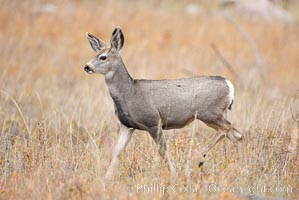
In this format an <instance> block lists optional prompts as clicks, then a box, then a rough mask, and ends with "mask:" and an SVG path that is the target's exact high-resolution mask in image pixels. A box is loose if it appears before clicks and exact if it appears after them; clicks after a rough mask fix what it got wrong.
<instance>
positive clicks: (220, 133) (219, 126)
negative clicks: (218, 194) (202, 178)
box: [198, 117, 243, 167]
mask: <svg viewBox="0 0 299 200" xmlns="http://www.w3.org/2000/svg"><path fill="white" fill-rule="evenodd" d="M205 123H206V122H205ZM206 124H207V125H208V126H209V127H211V128H213V129H215V130H217V134H216V135H215V136H214V137H213V138H212V139H210V140H209V141H208V143H207V145H206V147H205V148H204V149H203V150H202V152H201V154H200V157H199V165H198V166H199V167H201V166H202V165H203V163H204V161H205V158H206V153H207V152H208V151H209V150H210V149H212V148H213V147H214V146H215V145H216V144H217V143H218V142H219V141H220V140H221V139H223V138H224V137H227V138H228V139H229V140H230V141H231V142H233V143H234V144H236V143H237V142H238V141H240V140H242V138H243V136H242V134H241V133H240V132H239V131H238V130H237V129H235V128H234V127H232V125H231V123H230V122H229V121H227V120H226V119H225V118H224V117H222V118H220V119H219V120H217V121H216V122H213V123H206Z"/></svg>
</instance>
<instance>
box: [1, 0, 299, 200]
mask: <svg viewBox="0 0 299 200" xmlns="http://www.w3.org/2000/svg"><path fill="white" fill-rule="evenodd" d="M198 2H200V4H198V5H199V8H200V9H199V11H200V12H198V14H196V13H193V14H192V12H191V13H190V12H189V13H188V12H187V11H186V9H185V8H186V6H188V5H191V4H190V3H192V5H197V4H196V3H198ZM291 10H292V12H291V13H292V14H293V15H294V16H295V17H294V22H293V23H291V24H285V23H281V22H273V21H272V22H270V21H264V20H251V19H248V18H242V17H240V16H238V15H232V17H231V18H229V19H228V18H227V17H225V16H224V14H223V13H222V12H221V11H220V10H219V8H217V1H191V0H190V1H187V0H186V1H185V0H184V1H170V0H164V1H158V0H156V1H134V0H131V1H116V0H113V1H91V0H85V1H79V0H76V1H55V0H54V1H47V0H44V1H36V0H35V1H34V0H33V1H24V2H23V1H18V0H13V1H8V0H0V199H160V198H165V199H168V198H169V199H185V198H189V199H223V200H224V199H250V198H251V197H264V196H268V197H273V198H274V197H275V198H282V199H296V198H298V196H299V165H298V163H299V158H298V152H299V145H298V143H299V142H298V137H299V123H298V122H295V121H294V119H293V118H296V117H297V118H299V18H298V17H297V18H296V16H298V12H299V6H298V4H296V3H294V5H293V6H292V9H291ZM230 19H233V21H231V20H230ZM116 25H120V26H121V27H122V30H123V32H124V35H125V44H124V48H123V50H122V52H121V53H122V57H123V60H124V62H125V64H126V66H127V69H128V71H129V72H130V74H131V75H132V77H134V78H143V79H175V78H183V77H191V76H196V75H221V76H224V77H226V78H228V79H230V80H231V81H232V82H233V83H234V85H235V102H234V105H233V109H232V111H231V112H229V119H230V121H231V122H232V123H233V124H234V126H235V127H236V128H238V129H239V130H240V131H241V132H242V133H243V135H244V137H245V138H244V140H243V141H242V144H241V145H239V146H238V147H236V146H234V145H233V144H232V143H231V142H230V141H228V140H227V139H224V140H223V141H221V142H220V143H219V144H218V145H217V146H216V147H215V148H214V149H212V151H210V152H209V154H208V158H207V161H206V162H205V164H204V165H203V167H201V168H200V169H199V168H198V167H197V164H198V151H199V150H200V147H202V146H203V145H204V144H205V142H206V141H207V140H208V139H209V138H210V137H212V136H213V134H215V133H214V130H212V129H210V128H208V127H207V126H206V125H204V123H202V122H200V121H196V122H195V123H194V122H193V123H191V124H190V125H188V126H186V127H185V128H183V129H176V130H168V131H164V132H165V137H166V139H167V144H168V146H169V149H170V155H171V158H172V160H173V162H174V164H175V167H176V169H177V172H178V173H179V177H178V178H177V179H174V178H171V176H170V172H169V170H168V168H167V166H166V165H165V164H164V163H163V162H162V161H161V159H160V156H159V154H158V151H157V148H156V146H155V144H154V142H153V141H152V139H151V137H150V136H149V135H148V134H147V133H146V132H142V131H135V132H134V135H133V138H132V140H131V141H130V143H129V145H128V147H127V149H126V152H125V153H124V154H123V155H122V156H121V160H120V165H119V169H118V170H117V171H116V173H115V176H114V179H113V180H111V181H107V180H105V179H104V174H105V172H106V170H107V167H108V165H109V163H110V161H111V154H112V152H113V147H114V145H115V142H116V140H117V137H118V130H119V126H118V123H117V118H116V117H115V115H114V107H113V102H112V99H111V97H110V95H109V92H108V90H107V87H106V86H105V81H104V78H103V76H102V75H99V74H96V75H95V74H94V75H88V74H86V73H85V72H84V71H83V67H84V65H85V64H86V63H87V62H88V61H89V60H90V59H91V58H92V57H93V56H94V55H95V54H94V52H93V50H92V49H91V47H90V45H89V43H88V41H87V39H86V37H85V32H87V31H88V32H90V33H92V34H93V35H95V36H98V37H99V38H101V39H102V40H104V41H106V42H107V43H109V40H110V36H111V33H112V31H113V30H114V28H115V26H116ZM240 28H241V29H242V30H243V31H245V32H246V33H247V34H248V35H249V36H250V37H251V39H252V40H253V41H254V43H255V45H256V47H257V49H258V53H259V56H260V57H261V60H262V71H263V72H261V69H260V68H259V67H258V66H259V65H257V64H256V58H255V55H254V52H253V50H252V47H251V44H250V42H249V41H248V40H247V39H246V37H244V32H243V34H242V31H240ZM213 47H216V48H217V50H218V52H219V53H220V54H221V55H219V54H217V50H215V48H213ZM221 56H222V57H223V58H224V59H225V60H226V61H227V62H228V63H229V64H228V65H225V64H223V62H221V59H220V57H221ZM262 73H264V78H262ZM292 113H293V117H292ZM192 132H193V133H194V137H193V138H192V137H191V133H192ZM191 143H192V144H193V145H192V147H193V148H192V153H191V157H190V168H191V173H190V175H189V176H187V175H186V174H185V170H186V168H187V167H188V166H187V164H186V163H188V162H187V160H188V152H189V147H190V144H191ZM261 188H262V189H261ZM164 189H168V191H165V192H163V191H164ZM263 189H265V190H263ZM252 195H253V196H252Z"/></svg>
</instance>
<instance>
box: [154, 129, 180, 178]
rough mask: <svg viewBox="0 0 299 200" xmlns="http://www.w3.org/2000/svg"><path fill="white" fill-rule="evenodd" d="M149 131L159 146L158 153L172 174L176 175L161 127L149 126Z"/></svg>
mask: <svg viewBox="0 0 299 200" xmlns="http://www.w3.org/2000/svg"><path fill="white" fill-rule="evenodd" d="M149 133H150V135H151V136H152V138H153V139H154V141H155V143H156V144H157V145H158V146H159V150H158V151H159V154H160V156H161V157H162V159H163V160H164V161H166V163H167V166H168V168H169V170H170V171H171V173H172V174H173V175H175V176H177V173H176V170H175V167H174V165H173V163H172V161H171V159H170V155H169V151H168V149H167V145H166V141H165V137H164V135H163V132H162V129H161V127H155V128H151V129H150V130H149Z"/></svg>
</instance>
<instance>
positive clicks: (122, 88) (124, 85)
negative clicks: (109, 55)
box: [105, 60, 134, 100]
mask: <svg viewBox="0 0 299 200" xmlns="http://www.w3.org/2000/svg"><path fill="white" fill-rule="evenodd" d="M105 81H106V84H107V86H108V89H109V92H110V94H111V96H112V98H113V99H114V100H115V99H120V98H121V99H125V97H127V96H131V93H132V92H133V82H134V80H133V79H132V77H131V76H130V74H129V72H128V71H127V69H126V67H125V65H124V63H123V61H122V60H121V62H120V63H119V64H118V66H117V70H115V71H110V72H108V73H107V74H106V75H105Z"/></svg>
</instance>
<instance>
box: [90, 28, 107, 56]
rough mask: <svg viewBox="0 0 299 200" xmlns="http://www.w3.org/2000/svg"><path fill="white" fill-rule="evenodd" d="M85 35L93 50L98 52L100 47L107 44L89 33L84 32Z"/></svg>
mask: <svg viewBox="0 0 299 200" xmlns="http://www.w3.org/2000/svg"><path fill="white" fill-rule="evenodd" d="M86 37H87V39H88V41H89V43H90V46H91V47H92V48H93V50H94V51H95V52H99V51H100V50H101V49H103V48H104V47H106V46H107V45H106V43H105V42H103V41H102V40H100V39H98V38H97V37H95V36H93V35H91V34H90V33H88V32H86Z"/></svg>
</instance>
